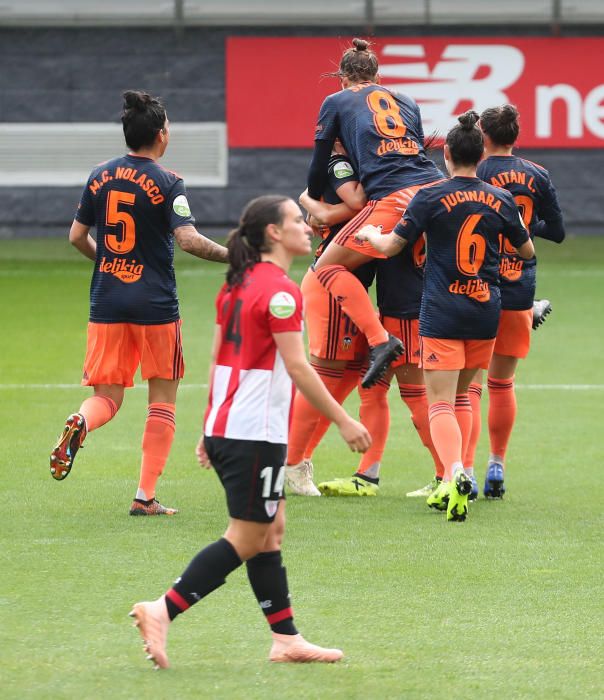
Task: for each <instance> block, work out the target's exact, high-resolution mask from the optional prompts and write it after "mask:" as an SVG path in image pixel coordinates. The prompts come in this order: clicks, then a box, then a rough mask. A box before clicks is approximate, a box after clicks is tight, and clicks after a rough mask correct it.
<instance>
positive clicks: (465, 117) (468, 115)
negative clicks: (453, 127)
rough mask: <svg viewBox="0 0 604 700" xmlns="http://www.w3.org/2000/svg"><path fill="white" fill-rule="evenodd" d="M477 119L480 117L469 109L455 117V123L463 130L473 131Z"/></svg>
mask: <svg viewBox="0 0 604 700" xmlns="http://www.w3.org/2000/svg"><path fill="white" fill-rule="evenodd" d="M479 119H480V115H479V114H478V112H475V111H474V110H473V109H469V110H468V111H467V112H464V113H463V114H460V115H459V117H457V121H458V122H459V123H460V124H461V126H462V128H464V129H473V128H474V126H475V125H476V123H477V122H478V120H479Z"/></svg>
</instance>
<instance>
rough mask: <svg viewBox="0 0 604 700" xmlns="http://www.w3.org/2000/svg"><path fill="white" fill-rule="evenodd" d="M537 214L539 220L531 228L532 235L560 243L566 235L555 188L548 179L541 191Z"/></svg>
mask: <svg viewBox="0 0 604 700" xmlns="http://www.w3.org/2000/svg"><path fill="white" fill-rule="evenodd" d="M537 215H538V217H539V221H537V222H536V224H534V225H533V226H532V228H531V233H532V234H533V236H538V237H539V238H545V239H546V240H548V241H553V242H554V243H562V241H563V240H564V239H565V237H566V230H565V229H564V219H563V218H562V210H561V209H560V204H559V202H558V195H557V193H556V189H555V187H554V186H553V184H552V183H551V182H550V181H549V180H548V182H547V186H546V187H545V189H544V191H543V192H542V195H541V198H540V201H539V205H538V210H537Z"/></svg>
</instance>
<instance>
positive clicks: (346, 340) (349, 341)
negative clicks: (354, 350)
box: [342, 335, 352, 350]
mask: <svg viewBox="0 0 604 700" xmlns="http://www.w3.org/2000/svg"><path fill="white" fill-rule="evenodd" d="M351 345H352V338H351V337H350V336H349V335H345V336H344V337H343V338H342V347H343V348H344V350H348V349H349V348H350V346H351Z"/></svg>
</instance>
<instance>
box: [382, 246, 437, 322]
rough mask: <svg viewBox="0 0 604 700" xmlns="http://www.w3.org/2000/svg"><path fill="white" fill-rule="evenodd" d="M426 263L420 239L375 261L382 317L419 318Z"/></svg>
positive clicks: (424, 250)
mask: <svg viewBox="0 0 604 700" xmlns="http://www.w3.org/2000/svg"><path fill="white" fill-rule="evenodd" d="M425 262H426V239H425V237H424V236H420V237H419V238H418V239H417V241H415V243H414V244H413V245H408V246H406V247H405V248H404V249H403V250H402V251H401V252H400V253H399V254H398V255H395V256H394V257H392V258H387V259H386V260H378V261H377V273H376V291H377V305H378V308H379V310H380V313H381V314H382V316H390V317H392V318H402V319H406V320H410V319H414V318H418V317H419V310H420V306H421V302H422V289H423V284H424V266H425Z"/></svg>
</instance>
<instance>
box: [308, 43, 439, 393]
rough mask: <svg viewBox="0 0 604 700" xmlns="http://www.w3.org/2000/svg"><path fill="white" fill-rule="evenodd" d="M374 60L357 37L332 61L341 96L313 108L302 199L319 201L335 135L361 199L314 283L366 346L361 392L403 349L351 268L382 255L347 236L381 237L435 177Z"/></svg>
mask: <svg viewBox="0 0 604 700" xmlns="http://www.w3.org/2000/svg"><path fill="white" fill-rule="evenodd" d="M378 69H379V66H378V60H377V56H376V55H375V53H374V52H373V51H371V50H369V45H368V43H367V42H366V41H363V40H362V39H354V40H353V48H350V49H347V50H346V51H345V52H344V54H343V56H342V59H341V61H340V67H339V71H338V72H337V74H336V75H337V76H338V77H339V78H340V80H341V84H342V88H343V89H342V90H341V91H340V92H337V93H334V94H333V95H329V96H328V97H327V98H326V99H325V101H324V102H323V105H322V107H321V111H320V113H319V119H318V123H317V128H316V133H315V148H314V153H313V158H312V162H311V165H310V170H309V174H308V193H309V195H310V196H311V197H312V198H313V199H319V198H320V197H321V195H322V193H323V191H324V189H325V186H326V183H327V164H328V162H329V157H330V154H331V148H332V145H333V142H334V140H335V139H336V138H337V137H339V138H340V140H341V141H342V144H343V145H344V148H345V149H346V152H347V153H348V155H349V157H350V159H351V162H352V164H353V167H354V168H355V170H356V171H357V172H358V173H359V176H360V180H361V184H362V185H363V188H364V190H365V193H366V194H367V197H368V199H369V201H368V203H367V205H366V206H365V208H364V209H363V210H362V211H361V212H359V214H357V216H356V217H355V218H353V219H352V220H351V221H350V222H349V223H348V224H347V225H346V226H345V227H344V228H343V229H342V230H341V231H340V233H339V234H338V235H337V236H336V238H335V239H334V240H333V241H332V242H331V243H330V245H329V246H328V247H327V249H326V250H325V252H324V253H323V255H322V256H321V258H320V260H319V261H318V262H317V265H316V272H317V278H318V280H319V281H320V283H321V284H322V285H323V286H324V287H325V288H326V289H327V290H328V291H329V292H330V293H331V295H332V296H333V298H334V299H336V300H337V302H338V303H339V304H340V305H341V306H342V309H343V310H344V312H345V313H346V314H347V315H348V316H349V317H350V318H351V319H352V321H353V322H354V323H355V325H356V326H357V327H358V328H359V329H360V330H361V332H362V333H364V334H365V336H366V337H367V340H368V342H369V345H370V346H371V351H370V361H369V369H368V370H367V372H366V374H365V376H364V378H363V386H365V387H368V386H372V385H373V384H375V383H376V382H377V381H378V379H379V378H380V377H381V376H382V375H383V374H384V372H385V371H386V369H387V368H388V366H389V365H390V363H391V362H392V361H393V360H394V359H396V357H398V356H399V355H400V354H401V353H402V351H403V344H402V342H401V341H400V340H399V339H398V338H395V337H393V336H391V335H389V333H388V331H387V330H386V328H384V326H383V325H382V324H381V323H380V321H379V319H378V317H377V316H376V314H375V310H374V309H373V306H372V304H371V301H370V299H369V296H368V295H367V293H366V291H365V289H364V287H363V285H362V284H361V283H360V282H359V280H358V279H356V278H355V277H354V275H353V274H352V273H351V270H354V269H356V268H357V267H359V266H360V265H362V264H363V263H366V262H367V261H368V260H369V259H371V258H375V257H382V256H381V255H380V253H378V252H376V251H375V250H374V249H373V248H372V247H371V246H369V245H366V244H363V243H360V242H359V241H356V240H355V238H354V234H355V233H356V232H357V231H358V230H359V229H360V228H361V226H362V225H365V224H374V225H376V226H377V225H380V226H382V231H383V232H384V233H388V232H390V231H392V229H393V227H394V226H395V224H396V223H397V221H398V220H399V219H400V215H401V207H402V208H404V207H405V206H406V205H407V204H408V203H409V201H411V198H412V197H413V196H414V194H415V193H416V192H417V191H418V190H420V189H421V188H422V187H423V186H425V185H426V184H428V183H432V182H434V181H437V180H440V179H442V177H443V175H442V173H441V172H440V170H439V169H438V168H437V167H436V165H435V164H434V163H433V162H432V161H431V160H429V159H428V158H427V157H426V154H425V151H424V133H423V128H422V123H421V116H420V112H419V107H418V106H417V104H416V103H415V102H414V100H412V99H411V98H410V97H408V96H406V95H401V94H398V93H394V92H391V91H390V90H388V89H387V88H386V87H383V86H381V85H379V84H378Z"/></svg>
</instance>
